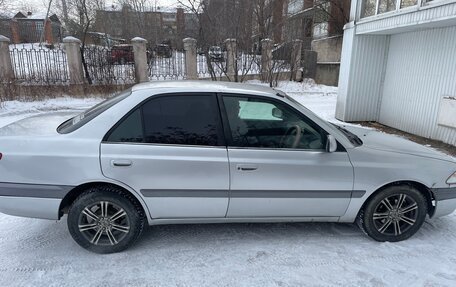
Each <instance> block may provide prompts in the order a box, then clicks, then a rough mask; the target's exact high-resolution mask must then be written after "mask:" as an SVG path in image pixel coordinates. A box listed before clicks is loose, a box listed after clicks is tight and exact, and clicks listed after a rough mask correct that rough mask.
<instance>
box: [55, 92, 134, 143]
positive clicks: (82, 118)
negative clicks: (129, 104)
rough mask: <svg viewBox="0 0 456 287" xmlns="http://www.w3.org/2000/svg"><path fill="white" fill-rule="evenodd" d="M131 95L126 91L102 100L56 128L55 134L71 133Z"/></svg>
mask: <svg viewBox="0 0 456 287" xmlns="http://www.w3.org/2000/svg"><path fill="white" fill-rule="evenodd" d="M130 94H131V89H128V90H126V91H124V92H121V93H118V94H116V95H115V96H113V97H111V98H108V99H106V100H104V101H103V102H101V103H99V104H97V105H95V106H93V107H91V108H90V109H88V110H86V111H84V112H83V113H81V114H79V115H77V116H75V117H74V118H71V119H69V120H67V121H65V122H63V123H62V124H61V125H60V126H59V127H58V128H57V132H58V133H61V134H68V133H71V132H73V131H75V130H77V129H79V128H80V127H82V126H83V125H85V124H86V123H88V122H90V121H91V120H92V119H94V118H96V117H97V116H98V115H100V114H101V113H103V112H104V111H106V110H107V109H109V108H111V107H112V106H114V105H115V104H117V103H119V102H120V101H122V100H123V99H125V98H126V97H128V96H129V95H130Z"/></svg>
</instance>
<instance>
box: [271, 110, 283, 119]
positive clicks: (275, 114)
mask: <svg viewBox="0 0 456 287" xmlns="http://www.w3.org/2000/svg"><path fill="white" fill-rule="evenodd" d="M272 116H273V117H274V118H278V119H281V118H282V117H283V112H282V110H281V109H279V108H273V109H272Z"/></svg>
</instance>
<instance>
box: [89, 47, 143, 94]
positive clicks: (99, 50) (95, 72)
mask: <svg viewBox="0 0 456 287" xmlns="http://www.w3.org/2000/svg"><path fill="white" fill-rule="evenodd" d="M83 56H84V60H83V65H84V69H85V72H86V77H87V80H88V81H89V82H91V83H92V84H95V85H108V84H109V85H110V84H115V85H126V84H134V83H135V78H136V77H135V63H134V57H133V51H132V50H129V49H128V48H125V49H112V48H110V47H105V46H94V45H92V46H86V47H84V49H83Z"/></svg>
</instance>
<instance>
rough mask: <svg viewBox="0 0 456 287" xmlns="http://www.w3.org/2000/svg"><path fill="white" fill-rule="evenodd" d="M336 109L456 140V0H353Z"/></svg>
mask: <svg viewBox="0 0 456 287" xmlns="http://www.w3.org/2000/svg"><path fill="white" fill-rule="evenodd" d="M351 9H352V12H351V15H350V23H349V24H348V25H347V26H346V30H345V32H344V42H343V48H342V51H343V52H342V65H341V76H340V80H339V96H338V99H337V109H336V117H337V118H338V119H340V120H342V121H349V122H353V121H376V122H379V123H381V124H385V125H387V126H390V127H393V128H397V129H399V130H402V131H405V132H409V133H412V134H416V135H419V136H423V137H426V138H431V139H436V140H441V141H443V142H446V143H449V144H452V145H456V56H455V55H456V13H455V11H456V1H454V0H451V1H450V0H448V1H438V0H434V1H431V0H427V1H425V0H397V1H383V0H353V1H352V8H351Z"/></svg>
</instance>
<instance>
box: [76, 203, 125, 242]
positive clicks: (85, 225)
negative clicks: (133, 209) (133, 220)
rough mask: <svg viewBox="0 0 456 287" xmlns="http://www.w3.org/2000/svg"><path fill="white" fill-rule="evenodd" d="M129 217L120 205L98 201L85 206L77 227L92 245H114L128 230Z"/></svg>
mask: <svg viewBox="0 0 456 287" xmlns="http://www.w3.org/2000/svg"><path fill="white" fill-rule="evenodd" d="M130 226H131V224H130V219H129V217H128V214H127V212H126V211H125V210H124V209H123V208H122V207H120V206H118V205H116V204H114V203H112V202H109V201H99V202H97V203H95V204H91V205H90V206H87V207H85V208H84V209H83V210H82V212H81V213H80V215H79V220H78V228H79V232H80V233H81V234H82V235H83V236H84V238H85V239H86V240H87V241H89V242H90V243H91V244H94V245H116V244H118V243H119V242H121V241H122V240H123V239H124V238H125V237H126V236H127V234H128V233H129V232H130Z"/></svg>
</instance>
